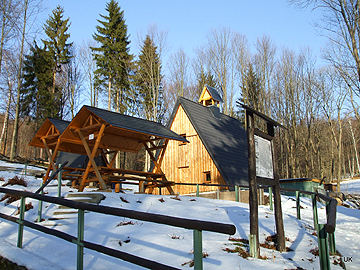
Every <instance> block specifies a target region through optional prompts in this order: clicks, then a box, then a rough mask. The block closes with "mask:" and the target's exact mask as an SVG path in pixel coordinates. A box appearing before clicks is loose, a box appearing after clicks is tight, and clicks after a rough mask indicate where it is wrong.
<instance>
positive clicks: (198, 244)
mask: <svg viewBox="0 0 360 270" xmlns="http://www.w3.org/2000/svg"><path fill="white" fill-rule="evenodd" d="M0 193H6V194H11V195H15V196H20V197H21V198H22V199H21V206H20V215H19V218H15V217H12V216H8V215H5V214H2V213H0V217H1V218H4V219H6V220H9V221H13V222H16V223H19V235H18V247H22V234H23V226H28V227H30V228H32V229H35V230H39V231H41V232H44V233H47V234H50V235H53V236H57V237H59V238H61V239H64V240H66V241H69V242H72V243H75V244H77V245H78V261H77V265H78V266H77V269H83V263H82V253H83V252H82V249H83V248H84V247H85V248H89V249H93V250H95V251H98V252H101V253H104V254H107V255H110V256H113V257H116V258H120V259H122V260H126V261H129V262H131V263H134V264H137V265H140V266H143V267H147V268H150V269H176V268H174V267H170V266H166V265H163V264H161V263H157V262H154V261H151V260H147V259H144V258H140V257H138V256H134V255H131V254H128V253H124V252H121V251H118V250H115V249H110V248H107V247H104V246H100V245H97V244H94V243H90V242H87V241H84V239H83V227H84V226H83V223H84V211H85V210H88V211H92V212H96V213H101V214H106V215H113V216H119V217H127V218H132V219H136V220H141V221H148V222H153V223H158V224H164V225H169V226H174V227H180V228H185V229H192V230H193V231H194V269H202V267H203V265H202V257H203V256H202V231H211V232H217V233H223V234H229V235H233V234H235V232H236V227H235V226H234V225H232V224H223V223H218V222H211V221H202V220H194V219H186V218H178V217H172V216H165V215H160V214H152V213H145V212H140V211H135V210H127V209H121V208H115V207H110V206H101V205H94V204H88V203H83V202H76V201H71V200H67V199H63V198H58V197H50V196H45V195H41V194H36V193H32V192H27V191H19V190H14V189H7V188H1V187H0ZM26 197H28V198H33V199H37V200H39V201H45V202H49V203H54V204H59V205H63V206H67V207H70V208H74V209H78V210H79V214H78V228H82V229H81V230H80V229H78V237H74V236H72V235H69V234H66V233H63V232H60V231H58V230H54V229H50V228H46V227H43V226H41V225H39V224H35V223H32V222H29V221H26V220H24V211H25V198H26ZM20 238H21V239H20Z"/></svg>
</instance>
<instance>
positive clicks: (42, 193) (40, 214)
mask: <svg viewBox="0 0 360 270" xmlns="http://www.w3.org/2000/svg"><path fill="white" fill-rule="evenodd" d="M41 185H42V184H41ZM40 194H41V195H44V190H43V189H42V190H41V191H40ZM42 205H43V201H41V200H39V208H38V218H37V222H41V219H42Z"/></svg>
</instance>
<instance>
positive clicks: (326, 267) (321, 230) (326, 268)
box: [318, 224, 330, 270]
mask: <svg viewBox="0 0 360 270" xmlns="http://www.w3.org/2000/svg"><path fill="white" fill-rule="evenodd" d="M325 227H326V225H325V224H319V226H318V245H319V258H320V269H321V270H330V256H329V248H328V243H327V232H326V229H325Z"/></svg>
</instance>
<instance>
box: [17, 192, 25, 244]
mask: <svg viewBox="0 0 360 270" xmlns="http://www.w3.org/2000/svg"><path fill="white" fill-rule="evenodd" d="M19 210H20V213H19V221H18V222H19V229H18V239H17V247H18V248H22V242H23V235H24V223H23V221H24V213H25V198H24V197H21V199H20V209H19Z"/></svg>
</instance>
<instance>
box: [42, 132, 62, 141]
mask: <svg viewBox="0 0 360 270" xmlns="http://www.w3.org/2000/svg"><path fill="white" fill-rule="evenodd" d="M59 136H60V133H56V134H50V135H45V136H39V138H40V140H42V139H56V138H57V137H59Z"/></svg>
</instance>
